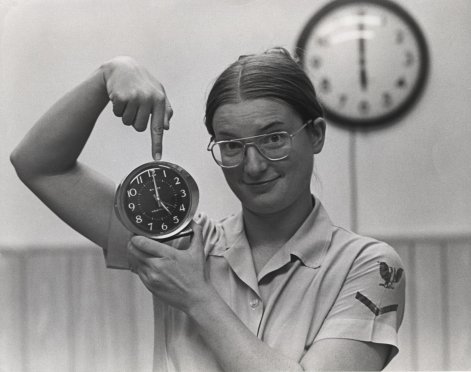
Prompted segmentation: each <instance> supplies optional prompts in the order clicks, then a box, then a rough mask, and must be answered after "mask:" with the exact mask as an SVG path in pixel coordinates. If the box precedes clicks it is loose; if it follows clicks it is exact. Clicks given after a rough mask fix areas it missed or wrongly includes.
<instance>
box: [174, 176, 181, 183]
mask: <svg viewBox="0 0 471 372" xmlns="http://www.w3.org/2000/svg"><path fill="white" fill-rule="evenodd" d="M173 179H174V180H175V185H180V183H181V182H180V178H178V177H173Z"/></svg>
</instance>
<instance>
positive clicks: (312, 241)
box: [212, 199, 333, 271]
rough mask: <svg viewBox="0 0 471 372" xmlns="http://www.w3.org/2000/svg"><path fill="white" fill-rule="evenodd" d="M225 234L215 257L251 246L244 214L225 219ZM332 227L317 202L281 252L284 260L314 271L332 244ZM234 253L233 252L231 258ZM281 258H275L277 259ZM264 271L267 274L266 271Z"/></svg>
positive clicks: (240, 213) (223, 224) (322, 208)
mask: <svg viewBox="0 0 471 372" xmlns="http://www.w3.org/2000/svg"><path fill="white" fill-rule="evenodd" d="M221 227H222V229H223V230H224V234H223V236H225V240H224V241H223V242H221V243H222V244H218V247H215V250H214V251H213V252H212V254H213V255H217V256H222V255H223V254H225V255H227V254H229V252H228V251H230V250H232V249H234V248H238V249H241V248H242V246H245V245H246V246H248V243H247V238H246V235H245V230H244V222H243V216H242V211H240V212H239V213H237V214H235V215H232V216H230V217H228V218H226V219H225V220H224V221H223V222H222V225H221ZM332 233H333V225H332V222H331V220H330V218H329V215H328V214H327V211H326V210H325V209H324V207H323V205H322V203H321V202H320V201H319V199H315V205H314V208H313V209H312V211H311V213H310V214H309V215H308V217H307V218H306V219H305V220H304V222H303V224H302V225H301V226H300V227H299V229H298V230H297V231H296V232H295V234H294V235H293V236H292V237H291V238H290V239H289V240H288V241H287V242H286V244H285V245H284V246H283V247H282V248H281V249H280V250H282V251H284V252H278V254H280V256H281V257H284V259H287V260H289V259H290V256H291V255H294V256H296V257H297V258H299V259H300V260H301V262H302V263H303V264H304V265H305V266H308V267H311V268H313V269H315V268H319V267H320V266H321V264H322V261H323V259H324V256H325V254H326V252H327V249H328V248H329V246H330V242H331V240H332ZM238 249H234V250H238ZM233 253H236V252H231V256H232V254H233ZM278 254H275V255H276V256H278ZM263 271H265V270H263Z"/></svg>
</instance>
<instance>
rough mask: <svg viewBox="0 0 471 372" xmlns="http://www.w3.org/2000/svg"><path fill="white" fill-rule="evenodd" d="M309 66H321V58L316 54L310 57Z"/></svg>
mask: <svg viewBox="0 0 471 372" xmlns="http://www.w3.org/2000/svg"><path fill="white" fill-rule="evenodd" d="M311 66H312V67H313V68H319V67H321V59H320V57H317V56H316V57H312V58H311Z"/></svg>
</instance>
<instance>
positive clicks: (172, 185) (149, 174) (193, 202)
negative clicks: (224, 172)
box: [115, 161, 199, 241]
mask: <svg viewBox="0 0 471 372" xmlns="http://www.w3.org/2000/svg"><path fill="white" fill-rule="evenodd" d="M198 200H199V191H198V186H197V184H196V182H195V180H194V179H193V177H191V175H190V174H189V173H188V172H187V171H185V170H184V169H183V168H182V167H180V166H178V165H176V164H173V163H169V162H164V161H153V162H149V163H145V164H142V165H140V166H139V167H137V168H136V169H134V170H132V171H131V172H130V173H129V174H128V175H127V176H126V177H125V178H124V180H123V181H122V182H121V183H120V185H119V186H118V189H117V190H116V194H115V211H116V214H117V216H118V218H119V219H120V221H121V222H122V223H123V225H124V226H126V227H127V228H128V230H129V231H131V232H133V233H135V234H138V235H144V236H147V237H149V238H151V239H155V240H160V241H167V240H171V239H175V238H177V237H181V236H185V235H189V234H191V233H192V231H191V228H190V227H189V224H190V222H191V220H192V218H193V216H194V215H195V212H196V208H197V206H198Z"/></svg>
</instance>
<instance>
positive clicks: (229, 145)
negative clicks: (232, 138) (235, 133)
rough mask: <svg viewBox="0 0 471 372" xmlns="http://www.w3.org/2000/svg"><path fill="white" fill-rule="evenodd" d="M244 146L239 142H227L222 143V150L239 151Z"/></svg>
mask: <svg viewBox="0 0 471 372" xmlns="http://www.w3.org/2000/svg"><path fill="white" fill-rule="evenodd" d="M242 147H243V145H242V144H241V143H239V142H225V143H223V144H222V148H221V149H222V151H238V150H240V149H241V148H242Z"/></svg>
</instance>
